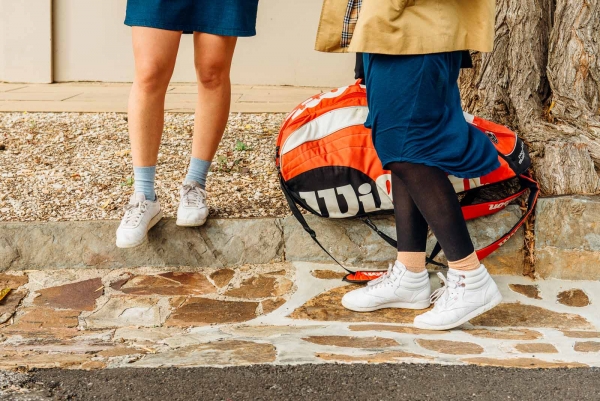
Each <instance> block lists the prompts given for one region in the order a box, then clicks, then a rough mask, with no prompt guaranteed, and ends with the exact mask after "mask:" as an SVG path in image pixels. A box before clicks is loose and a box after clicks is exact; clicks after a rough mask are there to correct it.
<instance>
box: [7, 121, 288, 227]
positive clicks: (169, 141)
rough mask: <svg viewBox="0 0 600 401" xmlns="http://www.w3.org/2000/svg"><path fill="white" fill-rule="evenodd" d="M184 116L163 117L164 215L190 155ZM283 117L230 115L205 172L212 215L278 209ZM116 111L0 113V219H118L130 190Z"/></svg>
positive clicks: (160, 177)
mask: <svg viewBox="0 0 600 401" xmlns="http://www.w3.org/2000/svg"><path fill="white" fill-rule="evenodd" d="M193 118H194V117H193V115H188V114H167V115H166V119H165V132H164V135H163V143H162V147H161V151H160V155H159V161H158V169H157V191H158V194H159V196H160V198H161V204H162V206H163V208H164V211H165V215H166V216H174V215H175V212H176V210H177V204H178V202H179V186H180V185H181V181H182V180H183V178H184V177H185V173H186V170H187V165H188V163H189V157H190V152H191V138H192V133H193V124H194V120H193ZM283 118H284V115H283V114H232V115H231V117H230V121H229V124H228V126H227V129H226V132H225V137H224V139H223V142H222V144H221V147H220V148H219V151H218V152H217V155H216V157H215V160H214V163H213V167H212V171H211V172H210V173H209V179H208V183H207V190H208V192H209V204H210V207H211V215H212V216H214V217H228V218H235V217H262V216H270V217H280V216H285V215H287V214H288V210H287V206H285V203H284V198H283V195H282V194H281V191H280V190H279V185H278V182H277V173H276V169H275V166H274V161H273V159H274V155H275V140H276V138H277V133H278V132H279V127H280V125H281V123H282V121H283ZM132 175H133V171H132V167H131V158H130V154H129V139H128V133H127V121H126V117H125V116H124V115H122V114H115V113H103V114H77V113H39V114H28V113H5V114H2V113H0V221H60V220H97V219H120V218H121V213H122V212H121V210H122V208H123V206H124V205H125V204H126V203H127V201H128V199H129V197H130V195H131V193H132V191H133V187H132V184H133V180H132Z"/></svg>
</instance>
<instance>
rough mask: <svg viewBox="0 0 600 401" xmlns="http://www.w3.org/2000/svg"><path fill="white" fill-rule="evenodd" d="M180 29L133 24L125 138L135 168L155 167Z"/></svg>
mask: <svg viewBox="0 0 600 401" xmlns="http://www.w3.org/2000/svg"><path fill="white" fill-rule="evenodd" d="M181 34H182V33H181V32H177V31H166V30H162V29H154V28H144V27H134V28H133V54H134V57H135V79H134V82H133V87H132V88H131V95H130V96H129V138H130V141H131V155H132V157H133V165H134V166H136V167H146V166H155V165H156V160H157V158H158V148H159V146H160V139H161V136H162V132H163V126H164V118H165V116H164V112H165V95H166V93H167V88H168V86H169V81H170V80H171V76H172V75H173V69H174V68H175V60H176V58H177V51H178V48H179V41H180V39H181Z"/></svg>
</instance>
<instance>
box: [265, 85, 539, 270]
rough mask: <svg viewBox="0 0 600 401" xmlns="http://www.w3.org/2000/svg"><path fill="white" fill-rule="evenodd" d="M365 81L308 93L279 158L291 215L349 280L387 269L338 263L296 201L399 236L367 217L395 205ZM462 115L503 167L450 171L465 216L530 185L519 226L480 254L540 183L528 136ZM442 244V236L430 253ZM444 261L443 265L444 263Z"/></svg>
mask: <svg viewBox="0 0 600 401" xmlns="http://www.w3.org/2000/svg"><path fill="white" fill-rule="evenodd" d="M367 114H368V108H367V97H366V91H365V87H364V86H363V85H361V84H360V81H357V82H356V83H355V84H354V85H350V86H346V87H342V88H338V89H334V90H332V91H330V92H326V93H321V94H319V95H316V96H313V97H311V98H310V99H307V100H306V101H305V102H303V103H302V104H300V105H299V106H298V107H296V108H295V109H294V110H293V111H292V112H291V113H290V114H289V115H288V116H287V117H286V119H285V121H284V122H283V125H282V127H281V130H280V132H279V137H278V139H277V148H276V164H277V168H278V171H279V179H280V183H281V189H282V190H283V192H284V194H285V197H286V199H287V202H288V204H289V206H290V209H291V211H292V213H293V215H294V216H295V217H296V218H297V219H298V221H299V222H300V224H301V225H302V226H303V228H304V229H305V230H306V232H308V234H309V235H310V236H311V237H312V239H313V240H314V241H315V242H316V244H317V245H318V246H319V247H321V249H323V251H324V252H325V253H327V254H328V255H329V256H330V257H331V258H332V259H333V260H334V261H335V262H337V263H338V264H339V265H340V266H342V267H343V268H344V269H346V270H347V271H348V273H349V274H348V276H346V278H345V280H346V281H350V282H366V281H370V280H373V279H376V278H378V277H379V276H381V275H382V274H383V273H384V272H383V271H382V272H373V271H356V270H354V269H351V268H347V267H345V266H343V265H342V264H341V263H339V262H338V261H337V260H336V259H335V257H334V256H333V255H331V253H330V252H329V251H328V250H327V249H326V248H325V247H324V246H323V245H322V244H321V243H320V242H319V241H318V239H317V235H316V233H315V231H314V230H312V229H311V228H310V226H309V225H308V224H307V222H306V219H305V218H304V216H303V214H302V212H301V211H300V209H299V207H301V208H303V209H305V210H307V211H308V212H310V213H313V214H315V215H317V216H321V217H324V218H332V219H349V218H360V219H362V220H363V221H364V222H365V223H366V224H367V225H368V226H369V227H371V228H372V229H373V230H374V231H375V232H376V233H377V234H378V235H380V236H381V237H382V238H383V239H384V240H385V241H386V242H388V243H389V244H390V245H391V246H394V247H396V241H395V240H394V239H393V238H391V237H389V236H388V235H386V234H385V233H383V232H381V231H380V230H379V229H378V228H377V227H376V226H375V224H373V222H372V221H371V219H370V218H369V217H370V216H372V215H377V214H386V213H393V208H394V206H393V203H392V202H393V199H392V192H391V173H390V172H389V171H386V170H384V169H383V166H382V165H381V162H380V161H379V158H378V157H377V153H376V151H375V148H374V146H373V141H372V138H371V131H370V130H369V129H367V128H365V127H364V123H365V120H366V118H367ZM465 119H466V120H467V121H468V122H469V123H470V124H473V125H474V126H476V127H477V128H479V130H480V131H481V135H487V137H488V138H489V140H490V141H492V143H493V144H494V146H495V147H496V150H497V151H498V159H499V161H500V167H499V168H498V169H497V170H495V171H493V172H492V173H490V174H488V175H485V176H482V177H478V178H471V179H462V178H457V177H453V176H449V177H448V179H449V180H450V181H451V183H452V185H453V186H454V189H455V190H456V193H457V195H458V196H459V197H460V199H461V200H460V202H461V206H462V210H463V214H464V216H465V219H466V220H471V219H475V218H478V217H483V216H487V215H491V214H493V213H497V212H499V211H501V210H503V209H504V208H505V207H506V206H508V205H509V204H510V203H512V202H513V201H515V200H516V199H518V198H520V197H521V196H523V195H524V194H526V193H528V194H529V195H528V201H527V208H526V211H525V212H524V213H523V216H522V217H521V219H520V220H519V221H518V222H517V223H516V224H515V226H514V227H513V228H512V229H511V230H510V231H508V232H507V233H505V234H504V235H503V236H502V237H501V238H498V239H497V240H496V241H494V242H493V243H492V244H490V245H488V246H486V247H485V248H482V249H478V250H477V255H478V256H479V258H480V259H485V257H487V256H489V255H490V254H491V253H492V252H494V251H495V250H497V249H498V248H499V247H500V246H502V245H503V244H504V243H506V241H508V240H509V239H510V238H511V237H512V236H513V235H514V234H515V233H516V232H517V230H518V229H519V228H520V227H521V226H522V225H523V224H524V223H525V221H526V220H527V219H528V218H529V216H530V215H531V214H532V212H533V210H534V207H535V204H536V202H537V198H538V195H539V185H538V183H537V182H536V181H534V180H533V179H532V177H531V175H530V173H529V167H530V165H531V160H530V158H529V153H528V150H527V147H526V145H525V143H524V142H523V141H522V140H521V139H520V138H519V137H518V136H517V135H516V134H515V133H514V132H512V131H511V130H509V129H508V128H506V127H504V126H501V125H498V124H494V123H492V122H489V121H486V120H484V119H481V118H478V117H475V116H472V115H470V114H467V113H465ZM511 180H514V181H515V182H518V185H517V186H516V188H518V189H516V190H514V191H512V192H511V193H510V194H508V195H498V196H497V199H492V200H489V199H487V200H485V201H482V202H477V201H476V200H477V198H478V196H477V194H478V192H479V190H480V189H481V188H483V187H486V188H487V187H488V186H491V185H496V184H503V183H507V182H509V181H511ZM440 251H441V247H440V245H439V243H438V244H436V246H435V247H434V249H433V251H432V253H431V255H430V256H429V257H428V258H427V261H428V263H432V264H436V265H441V264H440V263H438V262H435V261H434V258H435V257H436V256H437V255H438V254H439V252H440ZM441 266H443V265H441Z"/></svg>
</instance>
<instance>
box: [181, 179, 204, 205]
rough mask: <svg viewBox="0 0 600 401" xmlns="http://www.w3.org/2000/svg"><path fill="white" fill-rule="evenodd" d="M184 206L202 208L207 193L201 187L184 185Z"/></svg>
mask: <svg viewBox="0 0 600 401" xmlns="http://www.w3.org/2000/svg"><path fill="white" fill-rule="evenodd" d="M182 194H183V205H184V206H194V207H201V206H204V201H205V200H206V191H205V190H203V189H202V188H200V187H197V186H194V185H189V184H184V185H183V193H182Z"/></svg>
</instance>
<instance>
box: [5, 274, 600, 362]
mask: <svg viewBox="0 0 600 401" xmlns="http://www.w3.org/2000/svg"><path fill="white" fill-rule="evenodd" d="M343 276H344V274H343V271H341V270H339V269H338V268H336V267H334V266H333V265H329V264H327V265H319V264H310V263H293V264H289V263H275V264H268V265H247V266H242V267H236V268H235V269H233V268H231V269H229V268H225V269H215V268H210V269H209V268H206V269H198V268H195V269H191V268H185V267H180V268H175V269H173V268H171V269H157V268H135V269H132V268H130V269H120V270H99V269H78V270H45V271H25V272H6V273H3V274H0V289H2V288H6V289H11V291H10V292H9V293H8V295H6V296H4V298H3V299H2V300H1V301H0V323H1V325H0V368H2V369H13V368H21V369H31V368H49V367H61V368H74V369H102V368H116V367H168V366H174V367H195V366H232V365H254V364H306V363H317V364H318V363H336V362H339V363H384V362H386V363H407V362H410V363H440V364H476V365H484V366H504V367H519V368H554V367H583V366H595V367H598V366H600V331H599V328H600V313H599V312H598V309H597V306H596V305H597V304H598V303H599V302H600V298H599V295H598V294H600V283H599V282H591V281H590V282H584V281H564V280H544V281H535V282H534V281H531V280H529V279H528V278H525V277H516V276H496V277H495V278H496V280H497V282H498V284H499V287H500V288H501V291H502V293H503V295H504V303H502V304H501V305H500V306H499V307H497V308H496V309H494V310H492V311H490V312H488V313H487V314H485V315H483V316H481V317H479V318H477V319H474V320H472V321H471V322H470V323H468V324H466V325H464V326H463V327H460V328H459V329H456V330H453V331H449V332H433V331H426V330H418V329H416V328H414V327H413V326H412V320H413V318H414V316H415V315H416V314H418V313H421V312H418V311H406V310H397V309H396V310H392V309H388V310H381V311H378V312H374V313H365V314H361V313H354V312H351V311H348V310H345V309H344V308H343V307H342V306H341V305H340V299H341V297H342V295H343V294H344V293H346V292H347V291H349V290H351V289H353V288H355V286H354V285H350V284H346V283H344V282H343V281H341V278H342V277H343ZM432 283H433V285H434V286H439V283H438V279H437V278H435V276H432ZM4 292H6V291H4Z"/></svg>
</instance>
